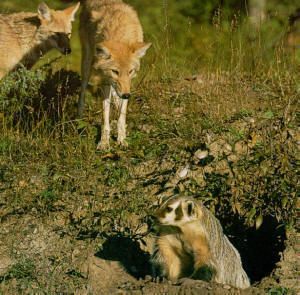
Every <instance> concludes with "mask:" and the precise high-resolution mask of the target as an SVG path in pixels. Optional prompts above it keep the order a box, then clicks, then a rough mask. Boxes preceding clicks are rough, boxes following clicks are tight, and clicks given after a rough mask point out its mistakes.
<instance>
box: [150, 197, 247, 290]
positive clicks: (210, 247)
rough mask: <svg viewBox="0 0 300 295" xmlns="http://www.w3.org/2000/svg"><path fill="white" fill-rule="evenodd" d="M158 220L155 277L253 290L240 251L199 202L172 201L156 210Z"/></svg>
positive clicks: (154, 255) (171, 199)
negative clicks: (187, 278) (207, 281)
mask: <svg viewBox="0 0 300 295" xmlns="http://www.w3.org/2000/svg"><path fill="white" fill-rule="evenodd" d="M155 220H156V226H155V228H156V231H157V234H158V236H157V237H156V238H155V246H154V251H153V254H152V257H151V261H152V265H153V272H154V276H157V275H161V276H165V277H167V278H169V279H171V280H177V279H179V278H183V277H192V278H196V279H199V278H200V279H211V278H212V279H213V280H214V281H215V282H217V283H221V284H229V285H232V286H234V287H237V288H247V287H249V286H250V282H249V279H248V276H247V274H246V272H245V271H244V269H243V267H242V262H241V258H240V255H239V253H238V251H237V250H236V249H235V248H234V246H233V245H232V244H231V243H230V241H229V240H228V238H227V237H226V236H225V235H224V233H223V230H222V227H221V225H220V223H219V221H218V220H217V219H216V218H215V217H214V216H213V215H212V214H211V213H210V211H209V210H208V209H206V208H205V207H204V206H203V205H202V204H201V203H200V202H197V201H196V200H194V199H193V198H190V197H172V198H170V199H169V200H167V201H166V202H165V203H164V204H162V206H161V207H160V208H159V209H158V210H157V212H156V214H155Z"/></svg>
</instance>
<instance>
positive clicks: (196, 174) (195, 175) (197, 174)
mask: <svg viewBox="0 0 300 295" xmlns="http://www.w3.org/2000/svg"><path fill="white" fill-rule="evenodd" d="M201 170H202V169H201ZM201 170H196V171H192V172H191V178H192V179H194V180H195V181H196V183H197V184H198V185H199V186H200V187H205V186H206V181H205V179H204V174H203V171H201Z"/></svg>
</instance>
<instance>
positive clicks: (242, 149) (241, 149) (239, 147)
mask: <svg viewBox="0 0 300 295" xmlns="http://www.w3.org/2000/svg"><path fill="white" fill-rule="evenodd" d="M234 151H235V153H236V154H237V155H239V156H244V155H246V154H247V153H248V147H247V145H246V144H245V143H244V142H242V141H238V142H236V143H235V145H234Z"/></svg>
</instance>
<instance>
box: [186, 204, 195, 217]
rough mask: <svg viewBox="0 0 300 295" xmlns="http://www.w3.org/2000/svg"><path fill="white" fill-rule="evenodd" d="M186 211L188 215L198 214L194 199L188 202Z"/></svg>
mask: <svg viewBox="0 0 300 295" xmlns="http://www.w3.org/2000/svg"><path fill="white" fill-rule="evenodd" d="M186 211H187V214H188V216H190V217H192V216H194V215H195V214H196V210H195V203H194V202H193V201H187V202H186Z"/></svg>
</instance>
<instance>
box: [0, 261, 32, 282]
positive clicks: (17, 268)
mask: <svg viewBox="0 0 300 295" xmlns="http://www.w3.org/2000/svg"><path fill="white" fill-rule="evenodd" d="M35 271H36V269H35V265H34V263H33V261H32V260H31V259H28V258H26V259H24V260H21V261H19V262H17V263H16V264H14V265H13V266H12V267H11V268H10V269H9V270H8V271H7V273H6V274H5V275H4V276H3V277H2V281H5V280H11V279H29V280H34V279H35ZM0 282H1V277H0Z"/></svg>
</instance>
